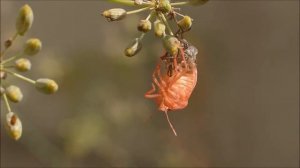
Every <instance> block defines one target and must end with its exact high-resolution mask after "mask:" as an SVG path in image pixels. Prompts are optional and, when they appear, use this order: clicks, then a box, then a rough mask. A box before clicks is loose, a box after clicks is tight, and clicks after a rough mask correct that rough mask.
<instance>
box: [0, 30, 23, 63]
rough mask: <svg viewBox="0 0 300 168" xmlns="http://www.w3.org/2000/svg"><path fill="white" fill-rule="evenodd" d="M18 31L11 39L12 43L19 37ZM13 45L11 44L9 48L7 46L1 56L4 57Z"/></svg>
mask: <svg viewBox="0 0 300 168" xmlns="http://www.w3.org/2000/svg"><path fill="white" fill-rule="evenodd" d="M18 35H19V34H18V32H16V34H15V35H14V36H13V38H12V40H11V43H12V44H13V42H14V41H15V40H16V39H17V37H18ZM10 47H11V46H9V47H8V48H5V49H4V50H3V51H1V54H0V58H1V57H4V55H5V53H6V52H7V50H8V49H9V48H10Z"/></svg>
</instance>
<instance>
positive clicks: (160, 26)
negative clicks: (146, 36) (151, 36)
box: [154, 19, 166, 37]
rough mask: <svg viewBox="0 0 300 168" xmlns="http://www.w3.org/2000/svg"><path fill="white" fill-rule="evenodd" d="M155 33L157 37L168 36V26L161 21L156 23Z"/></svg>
mask: <svg viewBox="0 0 300 168" xmlns="http://www.w3.org/2000/svg"><path fill="white" fill-rule="evenodd" d="M154 33H155V35H156V36H157V37H163V36H165V34H166V25H165V24H164V23H163V22H162V21H160V20H159V19H157V20H156V21H155V22H154Z"/></svg>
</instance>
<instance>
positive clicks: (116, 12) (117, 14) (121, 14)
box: [102, 8, 126, 22]
mask: <svg viewBox="0 0 300 168" xmlns="http://www.w3.org/2000/svg"><path fill="white" fill-rule="evenodd" d="M102 16H104V17H105V18H106V19H107V20H108V21H109V22H111V21H117V20H122V19H124V18H125V16H126V10H124V9H122V8H114V9H109V10H106V11H104V12H103V13H102Z"/></svg>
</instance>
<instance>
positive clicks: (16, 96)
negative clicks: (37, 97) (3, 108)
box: [5, 85, 23, 103]
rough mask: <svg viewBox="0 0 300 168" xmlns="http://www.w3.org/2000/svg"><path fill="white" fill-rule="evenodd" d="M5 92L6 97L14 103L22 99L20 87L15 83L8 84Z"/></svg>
mask: <svg viewBox="0 0 300 168" xmlns="http://www.w3.org/2000/svg"><path fill="white" fill-rule="evenodd" d="M5 93H6V95H7V97H8V99H9V100H10V101H12V102H14V103H18V102H20V101H22V99H23V94H22V92H21V89H20V88H19V87H17V86H15V85H10V86H8V87H7V88H6V89H5Z"/></svg>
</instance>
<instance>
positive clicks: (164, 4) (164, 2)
mask: <svg viewBox="0 0 300 168" xmlns="http://www.w3.org/2000/svg"><path fill="white" fill-rule="evenodd" d="M157 10H159V11H161V12H163V13H169V12H170V11H171V10H172V6H171V3H170V0H160V1H159V2H158V8H157Z"/></svg>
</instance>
